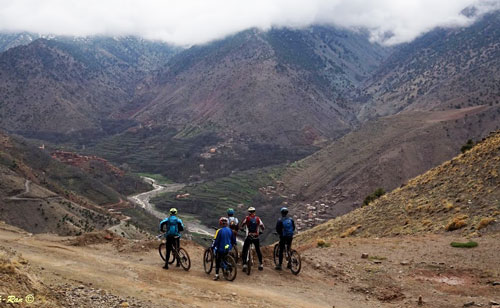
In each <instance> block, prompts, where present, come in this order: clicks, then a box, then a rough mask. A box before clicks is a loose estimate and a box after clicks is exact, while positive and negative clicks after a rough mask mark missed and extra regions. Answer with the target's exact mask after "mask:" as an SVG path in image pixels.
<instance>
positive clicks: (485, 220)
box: [477, 217, 495, 230]
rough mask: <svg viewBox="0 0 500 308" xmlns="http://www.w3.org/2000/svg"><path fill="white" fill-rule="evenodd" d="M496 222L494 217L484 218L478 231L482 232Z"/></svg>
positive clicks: (478, 226)
mask: <svg viewBox="0 0 500 308" xmlns="http://www.w3.org/2000/svg"><path fill="white" fill-rule="evenodd" d="M494 221H495V218H493V217H486V218H483V219H481V221H479V224H478V225H477V229H478V230H481V229H483V228H486V227H487V226H488V225H489V224H491V223H492V222H494Z"/></svg>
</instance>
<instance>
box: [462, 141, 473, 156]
mask: <svg viewBox="0 0 500 308" xmlns="http://www.w3.org/2000/svg"><path fill="white" fill-rule="evenodd" d="M472 147H474V141H472V139H469V140H467V143H466V144H464V145H463V146H462V147H461V148H460V151H461V152H462V153H465V152H467V151H468V150H470V149H472Z"/></svg>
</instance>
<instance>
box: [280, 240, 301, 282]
mask: <svg viewBox="0 0 500 308" xmlns="http://www.w3.org/2000/svg"><path fill="white" fill-rule="evenodd" d="M279 253H280V244H279V243H278V244H276V245H274V254H273V258H274V265H275V266H276V265H278V264H279ZM284 254H285V255H284V257H286V260H287V268H288V269H290V271H291V272H292V274H294V275H298V274H299V272H300V269H301V268H302V262H301V259H300V254H299V253H298V252H297V250H295V249H290V246H289V245H286V244H285V251H284Z"/></svg>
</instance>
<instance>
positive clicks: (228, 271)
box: [222, 255, 237, 281]
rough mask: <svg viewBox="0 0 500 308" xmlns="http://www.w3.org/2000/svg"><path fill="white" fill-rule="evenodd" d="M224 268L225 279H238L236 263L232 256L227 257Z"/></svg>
mask: <svg viewBox="0 0 500 308" xmlns="http://www.w3.org/2000/svg"><path fill="white" fill-rule="evenodd" d="M223 262H224V268H223V269H222V273H223V274H224V278H225V279H226V280H228V281H233V280H234V279H235V278H236V273H237V270H236V261H234V258H233V257H232V256H230V255H227V256H226V257H225V258H224V261H223Z"/></svg>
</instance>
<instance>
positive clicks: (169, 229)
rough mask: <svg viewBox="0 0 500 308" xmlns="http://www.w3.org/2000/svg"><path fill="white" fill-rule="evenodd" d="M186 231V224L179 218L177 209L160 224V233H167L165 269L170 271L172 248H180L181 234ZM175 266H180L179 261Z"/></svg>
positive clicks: (172, 210)
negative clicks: (169, 263)
mask: <svg viewBox="0 0 500 308" xmlns="http://www.w3.org/2000/svg"><path fill="white" fill-rule="evenodd" d="M164 229H165V230H164ZM181 231H184V224H183V223H182V220H181V219H180V218H178V217H177V209H176V208H171V209H170V216H169V217H167V218H165V219H163V220H162V221H161V222H160V232H165V237H166V238H167V243H166V245H165V246H166V250H167V251H166V257H165V266H163V268H164V269H168V260H169V259H170V252H171V251H172V246H173V245H175V246H176V248H179V246H180V237H181V234H180V232H181ZM175 266H177V267H178V266H180V263H179V260H177V264H176V265H175Z"/></svg>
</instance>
